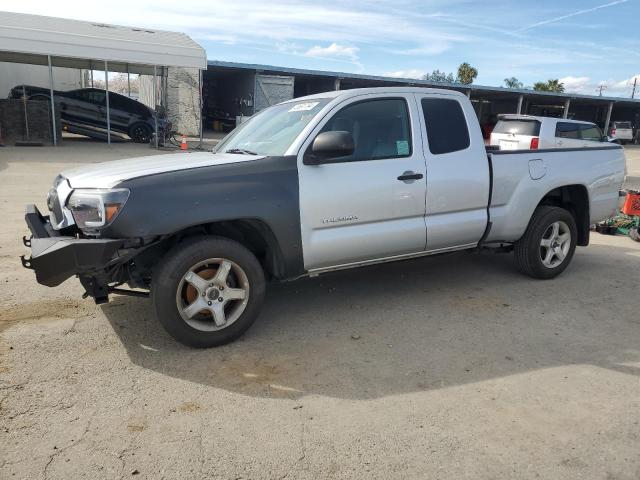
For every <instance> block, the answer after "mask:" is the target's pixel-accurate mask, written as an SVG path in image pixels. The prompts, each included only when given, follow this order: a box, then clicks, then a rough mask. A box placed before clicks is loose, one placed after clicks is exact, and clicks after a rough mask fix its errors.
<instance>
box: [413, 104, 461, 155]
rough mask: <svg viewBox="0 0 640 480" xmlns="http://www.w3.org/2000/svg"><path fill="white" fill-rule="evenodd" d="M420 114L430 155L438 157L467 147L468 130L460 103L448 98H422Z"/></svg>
mask: <svg viewBox="0 0 640 480" xmlns="http://www.w3.org/2000/svg"><path fill="white" fill-rule="evenodd" d="M422 113H423V115H424V124H425V127H426V129H427V139H428V140H429V150H430V151H431V153H433V154H434V155H440V154H443V153H451V152H457V151H459V150H464V149H466V148H468V147H469V129H468V128H467V120H466V118H465V117H464V112H463V111H462V106H461V105H460V102H458V101H457V100H453V99H450V98H423V99H422Z"/></svg>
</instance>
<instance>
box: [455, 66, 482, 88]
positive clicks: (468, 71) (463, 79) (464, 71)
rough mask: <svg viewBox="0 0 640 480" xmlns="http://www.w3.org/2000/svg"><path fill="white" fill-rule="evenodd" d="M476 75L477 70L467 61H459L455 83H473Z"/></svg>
mask: <svg viewBox="0 0 640 480" xmlns="http://www.w3.org/2000/svg"><path fill="white" fill-rule="evenodd" d="M477 76H478V70H477V69H476V68H474V67H472V66H471V65H469V64H468V63H467V62H464V63H461V64H460V66H459V67H458V78H457V79H456V82H457V83H462V84H463V85H469V84H471V83H473V80H474V79H475V78H476V77H477Z"/></svg>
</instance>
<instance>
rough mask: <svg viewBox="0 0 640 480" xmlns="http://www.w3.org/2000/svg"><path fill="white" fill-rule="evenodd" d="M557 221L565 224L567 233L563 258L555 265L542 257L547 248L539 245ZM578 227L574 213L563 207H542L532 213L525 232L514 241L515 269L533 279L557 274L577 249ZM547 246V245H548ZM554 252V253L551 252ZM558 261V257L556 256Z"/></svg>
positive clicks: (548, 277) (566, 264)
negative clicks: (567, 240)
mask: <svg viewBox="0 0 640 480" xmlns="http://www.w3.org/2000/svg"><path fill="white" fill-rule="evenodd" d="M557 222H560V223H559V224H560V225H562V224H564V225H563V228H564V226H566V227H567V228H568V230H569V233H570V239H569V242H570V243H569V245H568V250H567V251H566V252H565V253H563V255H564V258H563V259H562V260H560V263H559V264H558V265H554V266H547V265H545V263H544V260H543V258H542V255H543V254H546V253H547V250H544V248H546V247H543V246H542V245H541V243H542V240H543V237H544V238H546V235H548V232H549V229H550V228H552V226H553V225H554V224H555V223H557ZM577 235H578V229H577V227H576V221H575V219H574V218H573V215H571V213H569V212H568V211H567V210H565V209H564V208H560V207H550V206H541V207H538V208H536V210H535V211H534V212H533V215H532V217H531V220H530V221H529V226H528V227H527V230H526V231H525V232H524V235H523V236H522V238H521V239H520V240H518V241H517V242H516V244H515V246H514V247H515V248H514V257H515V264H516V268H517V269H518V270H520V271H521V272H522V273H524V274H526V275H529V276H531V277H533V278H539V279H550V278H554V277H556V276H558V275H560V274H561V273H562V272H563V271H564V269H565V268H567V266H568V265H569V263H571V259H572V258H573V254H574V253H575V249H576V242H577V239H578V237H577ZM548 248H550V247H548ZM554 255H555V254H554ZM555 259H556V260H557V261H558V260H559V257H557V256H556V257H555Z"/></svg>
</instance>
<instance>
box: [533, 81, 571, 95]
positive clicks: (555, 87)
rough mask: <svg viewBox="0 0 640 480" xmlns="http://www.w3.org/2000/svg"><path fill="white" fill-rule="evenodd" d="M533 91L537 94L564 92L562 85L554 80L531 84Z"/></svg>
mask: <svg viewBox="0 0 640 480" xmlns="http://www.w3.org/2000/svg"><path fill="white" fill-rule="evenodd" d="M533 89H534V90H537V91H539V92H558V93H561V92H564V84H563V83H562V82H561V81H560V80H558V79H557V78H556V79H550V80H547V81H546V82H536V83H534V84H533Z"/></svg>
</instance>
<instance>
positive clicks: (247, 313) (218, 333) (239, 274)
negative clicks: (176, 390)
mask: <svg viewBox="0 0 640 480" xmlns="http://www.w3.org/2000/svg"><path fill="white" fill-rule="evenodd" d="M264 293H265V279H264V273H263V271H262V267H261V266H260V263H259V262H258V260H257V259H256V257H255V256H254V255H253V254H252V253H251V252H250V251H249V250H247V249H246V248H245V247H244V246H242V245H241V244H239V243H237V242H234V241H232V240H229V239H226V238H221V237H200V238H197V239H194V240H188V241H186V242H184V243H181V244H179V245H177V246H176V247H175V248H174V249H173V250H171V251H170V252H169V253H168V254H167V255H166V256H165V258H164V260H163V261H162V262H161V263H160V265H159V267H158V268H157V269H156V271H155V272H154V275H153V279H152V298H153V303H154V306H155V309H156V314H157V316H158V319H159V320H160V323H161V324H162V325H163V326H164V328H165V329H166V330H167V332H168V333H169V334H170V335H171V336H172V337H174V338H175V339H176V340H178V341H179V342H181V343H184V344H185V345H189V346H192V347H199V348H207V347H214V346H218V345H223V344H225V343H229V342H231V341H233V340H235V339H236V338H238V337H239V336H240V335H242V334H243V333H244V332H245V331H246V330H247V329H248V328H249V327H250V326H251V324H252V323H253V322H254V321H255V319H256V318H257V316H258V314H259V312H260V309H261V306H262V302H263V299H264Z"/></svg>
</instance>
